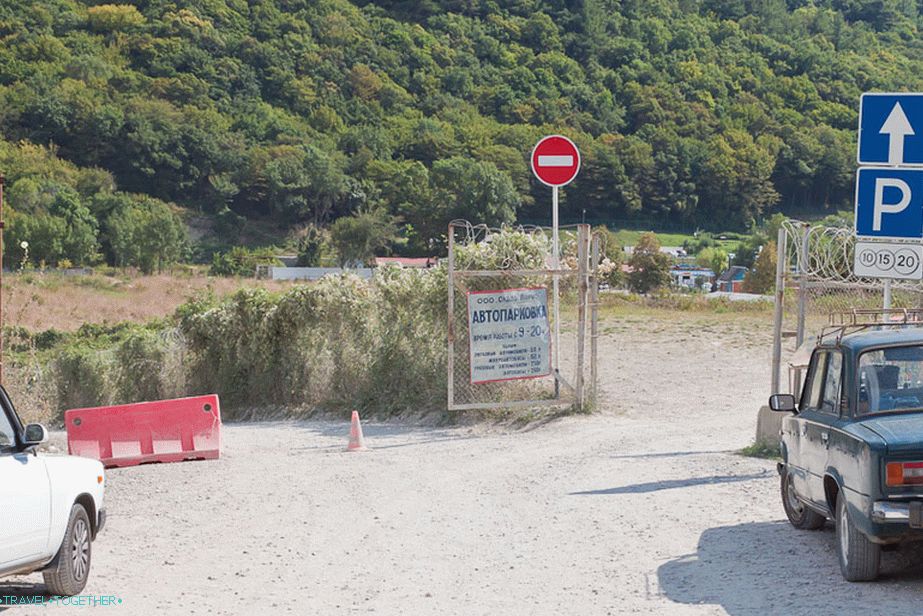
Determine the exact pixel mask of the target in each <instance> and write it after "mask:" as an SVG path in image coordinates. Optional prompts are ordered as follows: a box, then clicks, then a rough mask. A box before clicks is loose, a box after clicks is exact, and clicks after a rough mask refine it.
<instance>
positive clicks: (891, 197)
mask: <svg viewBox="0 0 923 616" xmlns="http://www.w3.org/2000/svg"><path fill="white" fill-rule="evenodd" d="M856 235H857V236H859V237H865V238H879V239H923V169H889V168H880V167H863V168H861V169H859V173H858V176H857V177H856Z"/></svg>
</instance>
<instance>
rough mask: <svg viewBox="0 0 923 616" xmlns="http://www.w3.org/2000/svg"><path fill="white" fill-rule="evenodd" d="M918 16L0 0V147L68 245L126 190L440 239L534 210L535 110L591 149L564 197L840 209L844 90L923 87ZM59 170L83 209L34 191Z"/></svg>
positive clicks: (907, 9)
mask: <svg viewBox="0 0 923 616" xmlns="http://www.w3.org/2000/svg"><path fill="white" fill-rule="evenodd" d="M920 25H921V16H920V13H919V8H918V7H917V6H916V5H915V4H913V3H907V2H903V3H898V2H896V1H892V0H888V1H887V2H864V1H863V2H832V3H831V2H824V3H814V4H811V3H805V2H790V3H788V4H785V3H779V2H776V3H753V2H731V3H722V2H717V1H712V0H708V1H706V2H702V3H689V2H681V1H680V0H663V1H661V2H657V3H653V4H652V3H644V2H633V3H631V2H629V3H624V2H623V3H612V2H602V1H599V0H594V1H592V2H590V1H587V2H581V3H567V2H550V1H545V0H534V1H530V2H506V3H496V2H494V3H488V2H480V1H478V2H456V1H454V0H452V1H441V0H431V1H427V2H392V1H376V2H373V1H369V0H357V1H356V2H348V1H347V0H324V1H323V2H302V1H285V2H283V1H282V0H263V1H261V2H258V3H252V2H251V3H246V2H240V1H236V0H235V1H233V2H231V1H225V0H215V1H208V2H205V1H197V2H178V3H177V2H172V3H171V2H140V3H130V4H128V3H126V4H98V3H97V2H89V1H87V0H73V1H68V2H52V3H44V4H41V6H38V7H36V6H35V3H29V2H8V3H5V4H4V6H3V8H0V66H2V67H3V72H2V75H0V169H3V170H5V171H6V172H7V177H8V180H9V181H10V194H9V197H10V204H11V205H12V207H13V209H14V210H15V211H16V212H17V215H22V216H23V219H25V218H31V217H42V216H51V217H56V218H63V219H64V220H65V222H66V224H67V226H68V231H67V232H66V233H65V235H66V236H67V237H63V238H62V236H61V233H60V224H61V223H60V221H57V220H47V219H46V220H42V221H41V222H40V223H37V225H36V226H37V227H41V229H42V233H44V234H45V235H47V236H49V237H52V238H57V239H55V240H50V241H51V243H52V244H54V245H53V246H51V247H50V248H48V249H45V254H44V255H43V257H44V258H46V259H50V260H51V261H54V260H55V259H58V260H60V259H63V258H66V259H69V260H70V261H72V262H73V263H82V262H89V261H93V260H94V259H95V257H94V256H93V255H94V252H95V251H96V250H100V251H101V253H102V256H103V257H104V258H105V259H107V260H108V261H109V262H110V263H115V262H116V260H117V259H116V257H115V255H114V253H113V251H112V249H111V246H110V245H109V243H108V241H109V240H108V237H107V236H106V234H107V233H108V229H110V227H111V225H110V224H109V221H108V216H109V215H110V214H111V213H113V212H114V211H115V210H114V209H113V210H107V209H106V208H105V207H100V208H96V205H100V206H104V205H105V204H106V203H107V202H108V201H109V199H108V198H109V197H110V196H111V195H113V194H117V193H118V191H119V190H122V191H125V192H128V193H137V194H145V195H147V196H149V197H153V198H157V199H160V200H162V201H164V202H167V203H176V204H178V205H179V206H181V207H184V208H188V209H189V210H192V211H195V212H198V213H201V214H203V215H206V216H212V217H215V225H214V229H215V233H216V234H217V235H218V236H219V237H220V238H221V242H222V243H224V245H227V244H229V243H233V242H236V241H238V240H239V239H240V236H241V235H242V234H243V232H244V230H245V229H246V228H247V227H248V223H249V222H252V221H257V220H258V221H266V220H272V221H274V222H275V223H277V224H278V225H279V227H280V229H279V233H280V235H284V234H285V232H286V231H287V229H286V228H287V227H296V226H300V225H304V224H308V223H313V224H316V225H322V226H323V225H327V224H328V223H331V222H332V221H334V220H336V219H339V218H342V217H345V216H350V215H351V214H352V213H353V212H357V211H364V209H365V208H372V209H377V208H381V209H383V210H384V211H385V212H387V214H389V215H390V216H395V217H400V218H401V220H402V223H403V224H404V225H406V227H405V228H404V229H403V230H402V234H401V237H403V238H405V239H407V240H408V241H407V243H406V244H397V245H393V246H388V247H387V248H390V249H394V250H397V251H400V252H402V253H406V254H418V255H432V254H436V253H438V252H441V251H443V250H444V244H443V243H442V241H441V237H442V236H443V235H444V233H445V229H446V226H447V224H448V223H449V222H450V220H452V219H453V218H466V219H469V220H472V221H474V222H484V223H488V224H490V225H493V226H497V225H499V224H502V223H508V222H512V221H514V220H517V219H519V220H523V219H527V220H539V219H546V218H547V188H546V187H545V186H543V185H541V184H539V183H538V182H537V181H535V180H533V179H532V178H531V175H530V173H529V170H528V164H527V155H528V152H529V151H530V149H531V147H532V145H533V144H534V143H535V141H536V139H537V138H538V137H539V136H540V135H542V134H544V133H547V132H552V131H553V132H562V133H566V134H568V135H569V136H571V137H573V138H574V139H575V140H576V142H577V143H578V144H579V146H580V147H581V151H582V152H583V167H582V171H581V173H580V176H579V177H578V178H577V179H576V181H575V182H574V183H573V184H571V185H570V186H568V188H567V190H566V191H564V198H563V200H562V203H561V215H562V218H563V219H564V220H578V219H579V218H580V216H581V213H582V210H584V209H585V210H586V213H587V217H588V218H589V219H597V220H606V219H609V220H611V219H614V218H618V219H638V218H643V219H644V220H649V221H655V222H656V221H660V222H664V221H669V222H671V223H677V222H678V223H682V224H687V225H689V226H690V227H695V226H701V227H704V228H708V229H712V230H714V229H716V228H717V227H719V226H720V228H722V229H723V228H736V229H745V228H746V227H747V226H748V225H749V224H750V222H751V220H759V219H761V218H763V217H764V216H766V215H768V214H770V213H772V212H774V211H776V210H777V209H778V208H786V209H788V210H792V211H799V212H809V213H813V214H817V215H821V214H828V213H831V212H835V211H837V210H841V209H849V203H850V198H851V195H852V190H853V186H852V175H853V168H854V161H853V160H852V155H851V153H852V152H853V151H854V139H855V124H856V111H857V110H856V107H857V101H858V97H859V94H860V93H861V92H863V91H866V90H879V91H897V90H900V91H905V90H909V91H913V90H920V89H921V88H923V66H921V64H920V63H919V62H918V61H917V60H918V56H919V50H918V49H917V47H918V45H917V38H918V37H917V32H918V30H919V27H920ZM32 144H51V145H50V147H48V148H45V147H39V146H36V145H32ZM62 187H63V188H69V189H72V190H73V191H75V193H76V194H77V195H78V197H79V198H78V199H77V202H76V204H79V205H81V206H83V207H87V208H89V209H90V211H91V214H92V217H91V218H88V217H86V216H85V215H83V214H82V213H80V212H79V211H76V210H74V208H72V207H70V206H73V205H75V203H70V204H69V206H68V207H65V208H64V210H65V211H66V212H67V213H66V214H65V213H62V212H60V211H59V212H53V211H52V210H51V203H52V202H53V201H54V199H55V195H57V194H58V192H59V189H60V188H62ZM78 209H79V208H78ZM23 224H25V223H23ZM94 229H95V231H94ZM100 230H101V231H100ZM30 232H32V229H30ZM94 233H97V234H98V236H96V237H91V236H93V235H94ZM71 236H74V237H71ZM208 239H209V241H213V242H216V243H219V242H217V240H215V239H214V238H208ZM768 239H774V238H773V237H769V238H768ZM94 241H97V242H98V243H99V248H98V249H97V248H94V246H93V242H94ZM763 243H765V242H763ZM57 244H60V246H58V245H57ZM704 247H705V246H702V248H704ZM745 252H746V253H747V254H746V255H744V257H743V258H744V259H745V260H747V259H752V257H753V256H754V254H755V253H754V252H753V251H752V250H749V247H748V250H747V251H745ZM203 254H204V252H203ZM46 262H50V261H46Z"/></svg>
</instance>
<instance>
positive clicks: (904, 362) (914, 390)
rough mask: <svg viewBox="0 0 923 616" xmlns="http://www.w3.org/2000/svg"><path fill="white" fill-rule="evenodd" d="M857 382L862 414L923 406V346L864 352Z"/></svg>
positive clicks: (860, 357) (907, 409)
mask: <svg viewBox="0 0 923 616" xmlns="http://www.w3.org/2000/svg"><path fill="white" fill-rule="evenodd" d="M858 381H859V398H858V410H859V413H860V414H867V413H885V412H891V411H910V410H921V409H923V345H913V346H901V347H888V348H884V349H875V350H872V351H866V352H864V353H862V354H861V355H860V356H859V373H858Z"/></svg>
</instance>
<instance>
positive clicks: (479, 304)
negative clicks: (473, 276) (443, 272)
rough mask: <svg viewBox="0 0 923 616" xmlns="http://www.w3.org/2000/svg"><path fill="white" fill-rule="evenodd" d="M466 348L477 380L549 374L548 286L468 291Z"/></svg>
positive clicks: (534, 376)
mask: <svg viewBox="0 0 923 616" xmlns="http://www.w3.org/2000/svg"><path fill="white" fill-rule="evenodd" d="M468 348H469V349H470V352H471V357H470V365H471V382H472V383H473V384H477V383H492V382H496V381H512V380H515V379H534V378H538V377H542V376H548V375H549V374H551V339H550V336H549V328H548V291H547V289H544V288H529V289H503V290H502V291H469V292H468Z"/></svg>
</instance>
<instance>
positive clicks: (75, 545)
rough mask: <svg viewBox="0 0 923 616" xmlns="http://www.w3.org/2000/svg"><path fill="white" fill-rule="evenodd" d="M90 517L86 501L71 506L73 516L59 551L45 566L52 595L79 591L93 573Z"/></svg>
mask: <svg viewBox="0 0 923 616" xmlns="http://www.w3.org/2000/svg"><path fill="white" fill-rule="evenodd" d="M91 539H92V537H91V531H90V518H89V516H88V515H87V512H86V509H84V508H83V505H78V504H75V505H74V506H73V507H72V508H71V516H70V520H69V521H68V523H67V531H66V532H65V533H64V540H63V541H62V542H61V547H60V549H58V553H57V555H56V556H55V557H54V560H52V561H51V564H49V565H48V568H47V569H45V571H44V572H43V573H44V576H45V585H46V586H47V587H48V592H49V593H51V594H52V595H60V596H64V597H69V596H71V595H76V594H79V593H80V591H82V590H83V588H84V586H86V585H87V578H88V577H89V576H90V560H91V556H92V543H91Z"/></svg>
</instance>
